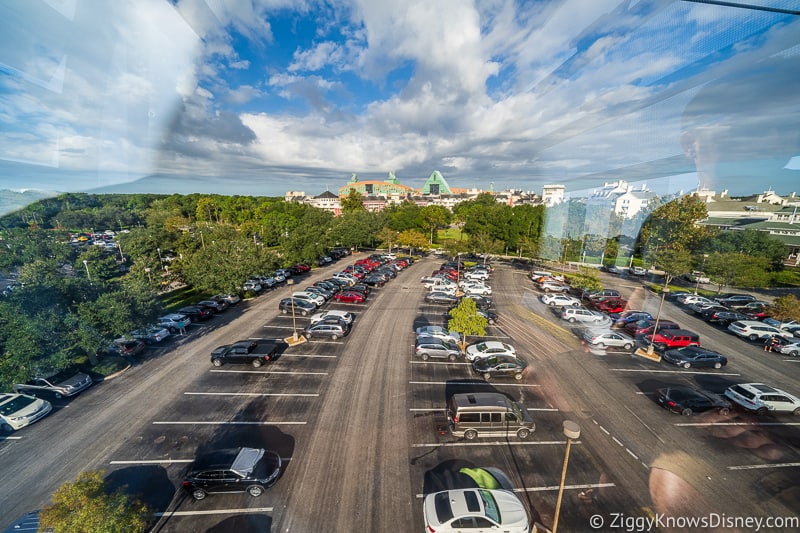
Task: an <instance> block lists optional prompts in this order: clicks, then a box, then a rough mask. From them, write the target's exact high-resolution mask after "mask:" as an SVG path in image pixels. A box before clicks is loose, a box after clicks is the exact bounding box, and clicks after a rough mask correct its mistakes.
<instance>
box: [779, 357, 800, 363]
mask: <svg viewBox="0 0 800 533" xmlns="http://www.w3.org/2000/svg"><path fill="white" fill-rule="evenodd" d="M782 360H783V361H786V362H787V363H800V359H797V358H796V357H795V358H794V359H782Z"/></svg>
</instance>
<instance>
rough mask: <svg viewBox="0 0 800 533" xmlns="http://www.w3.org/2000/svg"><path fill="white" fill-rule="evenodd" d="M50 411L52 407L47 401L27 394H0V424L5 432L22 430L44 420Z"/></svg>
mask: <svg viewBox="0 0 800 533" xmlns="http://www.w3.org/2000/svg"><path fill="white" fill-rule="evenodd" d="M52 410H53V406H52V404H51V403H50V402H48V401H47V400H42V399H39V398H34V397H33V396H28V395H27V394H14V393H5V392H4V393H2V394H0V424H1V425H2V429H4V430H5V431H16V430H18V429H22V428H24V427H25V426H27V425H29V424H33V423H34V422H36V421H37V420H39V419H40V418H44V417H45V416H47V414H48V413H49V412H50V411H52Z"/></svg>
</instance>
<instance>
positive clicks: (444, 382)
mask: <svg viewBox="0 0 800 533" xmlns="http://www.w3.org/2000/svg"><path fill="white" fill-rule="evenodd" d="M408 383H409V385H457V383H453V382H451V381H409V382H408ZM465 385H466V383H465ZM469 385H470V386H474V385H486V386H491V387H541V385H536V384H530V385H528V384H526V383H498V382H496V381H492V382H490V383H487V382H485V381H476V382H474V383H469Z"/></svg>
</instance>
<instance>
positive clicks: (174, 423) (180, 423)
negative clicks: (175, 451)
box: [153, 420, 307, 426]
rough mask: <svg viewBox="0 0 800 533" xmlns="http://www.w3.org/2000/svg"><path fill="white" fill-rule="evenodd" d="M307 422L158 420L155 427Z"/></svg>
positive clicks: (290, 424) (264, 424)
mask: <svg viewBox="0 0 800 533" xmlns="http://www.w3.org/2000/svg"><path fill="white" fill-rule="evenodd" d="M306 424H307V422H265V421H258V422H255V421H253V422H246V421H236V420H232V421H225V420H220V421H213V420H212V421H208V422H204V421H201V420H197V421H194V422H191V421H181V420H175V421H170V420H164V421H159V420H156V421H154V422H153V425H156V426H304V425H306Z"/></svg>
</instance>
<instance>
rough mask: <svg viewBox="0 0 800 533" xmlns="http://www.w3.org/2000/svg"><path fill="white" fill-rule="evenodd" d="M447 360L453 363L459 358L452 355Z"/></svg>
mask: <svg viewBox="0 0 800 533" xmlns="http://www.w3.org/2000/svg"><path fill="white" fill-rule="evenodd" d="M447 359H448V360H449V361H451V362H452V361H455V360H456V359H458V357H457V356H456V354H454V353H451V354H450V355H448V356H447Z"/></svg>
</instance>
